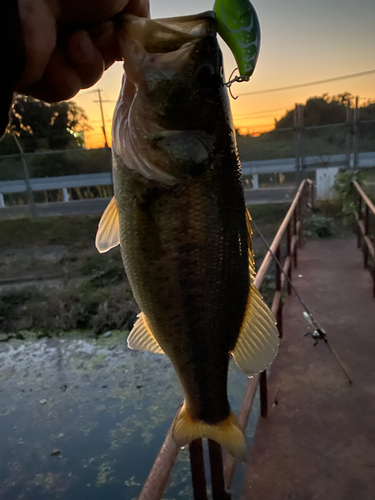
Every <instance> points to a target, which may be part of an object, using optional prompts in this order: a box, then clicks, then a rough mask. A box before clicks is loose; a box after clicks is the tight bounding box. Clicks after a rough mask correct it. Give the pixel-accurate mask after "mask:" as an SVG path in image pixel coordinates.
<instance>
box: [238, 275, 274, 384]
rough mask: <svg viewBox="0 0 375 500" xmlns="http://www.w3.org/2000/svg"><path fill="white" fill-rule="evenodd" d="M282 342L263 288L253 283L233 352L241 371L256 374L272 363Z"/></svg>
mask: <svg viewBox="0 0 375 500" xmlns="http://www.w3.org/2000/svg"><path fill="white" fill-rule="evenodd" d="M278 345H279V335H278V330H277V328H276V320H275V317H274V315H273V314H272V312H271V311H270V309H269V308H268V306H267V304H266V303H265V302H264V300H263V298H262V296H261V294H260V292H259V290H258V289H257V288H256V287H255V286H254V285H253V284H251V285H250V292H249V297H248V302H247V309H246V313H245V316H244V319H243V322H242V327H241V331H240V335H239V337H238V340H237V344H236V347H235V348H234V351H233V352H232V355H233V357H234V359H235V360H236V363H237V364H238V366H239V367H240V368H241V370H242V371H243V372H244V373H245V374H246V375H247V376H248V377H252V376H254V375H257V374H258V373H260V372H261V371H263V370H265V369H266V368H268V367H269V366H270V364H271V363H272V361H273V359H274V358H275V356H276V354H277V348H278Z"/></svg>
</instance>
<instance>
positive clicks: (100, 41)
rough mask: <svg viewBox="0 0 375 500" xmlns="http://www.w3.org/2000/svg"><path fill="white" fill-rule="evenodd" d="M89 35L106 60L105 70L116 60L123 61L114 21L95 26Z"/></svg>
mask: <svg viewBox="0 0 375 500" xmlns="http://www.w3.org/2000/svg"><path fill="white" fill-rule="evenodd" d="M89 33H90V37H91V39H92V41H93V43H94V44H95V46H96V48H97V49H98V50H99V52H100V54H101V56H102V58H103V60H104V65H105V69H108V68H109V67H110V66H111V65H112V64H113V63H114V62H115V61H116V60H120V59H121V54H120V50H119V46H118V40H117V38H118V37H117V33H116V29H115V26H114V24H113V22H112V21H106V22H104V23H96V24H94V25H93V26H92V27H91V28H90V30H89Z"/></svg>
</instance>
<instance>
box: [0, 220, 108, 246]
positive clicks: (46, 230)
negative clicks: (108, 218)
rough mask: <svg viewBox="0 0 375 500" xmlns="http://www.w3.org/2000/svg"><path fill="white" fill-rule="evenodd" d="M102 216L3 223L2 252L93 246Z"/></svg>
mask: <svg viewBox="0 0 375 500" xmlns="http://www.w3.org/2000/svg"><path fill="white" fill-rule="evenodd" d="M99 219H100V217H99V216H73V217H46V218H41V219H36V220H32V219H19V220H10V221H0V235H1V238H0V249H9V248H32V247H44V246H50V245H67V246H71V247H74V248H84V247H86V248H87V247H90V246H91V247H93V246H94V240H95V234H96V230H97V228H98V224H99Z"/></svg>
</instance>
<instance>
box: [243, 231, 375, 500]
mask: <svg viewBox="0 0 375 500" xmlns="http://www.w3.org/2000/svg"><path fill="white" fill-rule="evenodd" d="M299 275H302V276H301V277H298V276H299ZM293 279H294V284H295V285H296V286H297V287H298V290H299V292H300V293H301V295H302V297H303V298H304V300H305V301H306V303H307V304H308V306H309V307H310V309H311V310H312V312H313V314H314V315H316V318H317V319H318V321H319V322H320V323H321V325H322V327H323V328H324V329H325V330H326V332H327V335H328V339H329V341H330V343H331V345H332V346H333V347H334V348H335V349H336V351H337V352H338V354H339V355H340V357H341V358H342V360H343V361H344V363H345V365H346V367H347V369H348V371H349V372H350V375H351V377H352V379H353V385H349V384H348V382H347V379H346V378H345V376H344V374H343V373H342V371H341V369H340V367H339V365H338V364H337V362H336V360H335V358H334V356H333V355H332V354H331V352H330V351H329V349H328V348H327V346H326V345H325V344H324V343H323V342H320V343H319V345H318V346H316V347H313V341H312V339H311V337H304V336H303V334H304V333H305V332H306V330H307V323H306V321H305V320H304V318H303V317H302V309H301V307H300V305H299V302H298V301H297V298H296V297H295V296H292V297H291V298H288V299H287V300H286V302H285V306H284V339H283V340H282V344H281V347H280V352H279V355H278V357H277V358H276V360H275V362H274V364H273V365H272V367H271V371H270V376H269V416H268V417H267V418H266V419H262V418H260V421H259V423H258V427H257V431H256V435H255V441H254V445H253V446H252V448H251V449H250V450H249V460H248V465H247V472H246V478H245V481H244V486H243V491H242V495H241V500H250V499H251V500H372V499H374V498H375V299H374V298H373V297H372V281H371V277H370V274H369V272H368V271H367V270H364V269H363V264H362V253H361V252H360V251H359V250H357V248H356V240H355V238H354V237H351V238H342V239H333V238H332V239H331V238H330V239H325V240H316V241H310V242H308V243H307V244H306V245H305V246H304V247H303V248H302V249H301V251H300V253H299V266H298V269H297V270H295V271H294V274H293Z"/></svg>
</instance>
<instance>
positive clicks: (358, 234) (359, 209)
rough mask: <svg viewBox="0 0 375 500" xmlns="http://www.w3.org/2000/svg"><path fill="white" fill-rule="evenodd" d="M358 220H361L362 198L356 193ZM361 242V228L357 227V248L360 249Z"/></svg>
mask: <svg viewBox="0 0 375 500" xmlns="http://www.w3.org/2000/svg"><path fill="white" fill-rule="evenodd" d="M357 195H358V218H359V219H362V196H361V195H360V194H359V193H358V191H357ZM361 242H362V235H361V228H360V227H359V226H358V227H357V248H361Z"/></svg>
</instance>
